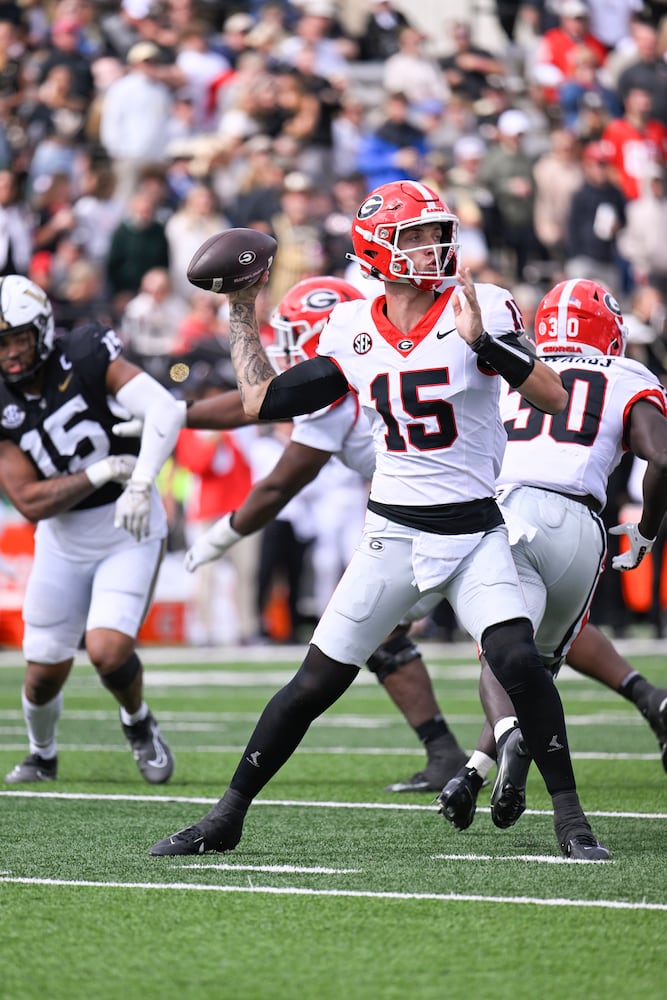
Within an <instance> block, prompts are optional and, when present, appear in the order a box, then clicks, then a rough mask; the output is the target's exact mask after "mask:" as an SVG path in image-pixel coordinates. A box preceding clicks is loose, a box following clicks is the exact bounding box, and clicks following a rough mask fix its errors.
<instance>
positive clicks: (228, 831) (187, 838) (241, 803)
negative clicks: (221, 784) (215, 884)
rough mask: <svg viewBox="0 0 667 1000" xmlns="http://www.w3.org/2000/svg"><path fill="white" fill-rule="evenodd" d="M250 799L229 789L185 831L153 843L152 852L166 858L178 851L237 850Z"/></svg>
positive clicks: (195, 852) (221, 852) (179, 852)
mask: <svg viewBox="0 0 667 1000" xmlns="http://www.w3.org/2000/svg"><path fill="white" fill-rule="evenodd" d="M249 804H250V803H249V802H248V801H247V799H245V798H244V797H243V796H241V795H239V793H238V792H234V791H232V790H231V789H228V790H227V791H226V792H225V794H224V795H223V797H222V798H221V799H220V801H219V802H218V803H217V804H216V805H214V806H213V808H212V809H211V810H210V811H209V812H207V813H206V815H205V816H204V817H203V818H202V819H200V820H199V822H198V823H195V824H194V826H187V827H185V829H183V830H178V831H177V832H176V833H172V835H171V836H170V837H165V838H164V840H158V842H157V844H153V846H152V847H151V849H150V851H149V852H148V853H149V854H152V855H153V856H154V857H165V856H171V855H177V854H206V853H207V852H208V851H217V852H218V853H220V854H224V852H225V851H233V850H234V848H235V847H236V845H237V844H238V842H239V841H240V839H241V834H242V833H243V821H244V819H245V816H246V812H247V811H248V806H249Z"/></svg>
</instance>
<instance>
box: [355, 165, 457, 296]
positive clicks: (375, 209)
mask: <svg viewBox="0 0 667 1000" xmlns="http://www.w3.org/2000/svg"><path fill="white" fill-rule="evenodd" d="M431 222H439V223H440V227H441V236H440V242H439V243H429V244H427V245H428V246H429V247H434V248H435V249H436V254H435V258H436V259H435V264H436V268H435V271H433V270H428V271H417V270H415V264H414V261H413V260H412V258H411V257H410V255H409V254H408V253H406V252H404V251H402V250H399V248H398V239H399V236H400V234H401V232H402V231H403V230H404V229H407V228H409V227H410V226H421V225H424V223H431ZM458 230H459V220H458V219H457V217H456V216H455V215H454V214H453V213H452V212H450V210H449V209H448V208H447V206H446V205H445V203H444V202H443V201H442V200H441V199H440V197H439V196H438V195H437V194H436V193H435V191H432V190H431V188H428V187H426V185H425V184H420V183H419V182H418V181H393V182H392V183H391V184H382V185H381V186H380V187H378V188H375V190H374V191H371V193H370V194H369V195H368V196H367V197H366V198H365V200H364V201H363V203H362V204H361V206H360V207H359V209H358V211H357V214H356V216H355V220H354V223H353V224H352V246H353V247H354V254H348V255H347V256H348V258H349V259H350V260H356V261H357V263H358V264H359V265H360V266H361V269H362V270H363V271H364V272H365V273H366V274H367V275H370V276H371V277H373V278H380V279H384V280H385V281H402V282H408V283H409V284H411V285H414V286H415V288H420V289H422V290H425V289H430V288H439V287H442V286H443V285H444V284H445V283H446V279H450V280H449V284H454V281H455V280H456V279H455V277H454V276H455V275H456V268H457V260H458V252H459V243H458V242H457V239H458ZM414 249H417V248H412V249H411V251H410V252H411V253H412V252H413V251H414ZM418 249H423V248H422V247H420V248H418Z"/></svg>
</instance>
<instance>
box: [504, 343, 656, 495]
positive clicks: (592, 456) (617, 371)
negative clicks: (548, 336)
mask: <svg viewBox="0 0 667 1000" xmlns="http://www.w3.org/2000/svg"><path fill="white" fill-rule="evenodd" d="M543 360H544V361H545V362H546V364H548V365H549V366H550V367H552V368H554V369H555V370H556V371H557V372H558V374H559V375H560V377H561V379H562V380H563V384H564V386H565V388H566V389H567V391H568V393H569V396H570V399H569V402H568V405H567V407H566V409H565V410H564V411H563V412H562V413H558V414H556V415H555V416H550V415H548V414H545V413H542V412H541V411H540V410H537V409H535V407H533V406H531V405H530V403H528V402H526V400H525V399H523V398H522V397H521V396H520V395H519V393H518V392H514V391H513V390H512V389H510V387H509V386H508V385H507V384H506V383H504V384H503V387H502V393H501V414H502V418H503V421H504V424H505V429H506V431H507V436H508V441H507V446H506V448H505V456H504V458H503V463H502V468H501V472H500V476H499V478H498V485H499V486H515V485H518V484H523V485H528V486H538V487H542V488H544V489H551V490H556V491H558V492H561V493H573V494H576V495H577V496H586V495H591V496H594V497H595V499H596V500H597V501H598V502H599V504H600V507H601V508H602V507H603V506H604V504H605V502H606V499H607V480H608V479H609V476H610V475H611V473H612V472H613V470H614V469H615V468H616V466H617V465H618V463H619V462H620V460H621V458H622V456H623V452H624V451H625V450H627V447H628V444H627V427H628V420H629V414H630V410H631V408H632V406H633V404H634V403H636V402H637V401H638V400H640V399H645V400H647V401H648V402H650V403H652V404H653V405H654V406H656V407H657V408H658V409H659V410H660V412H661V413H663V414H665V415H666V416H667V399H666V397H665V391H664V389H663V387H662V385H661V384H660V382H659V381H658V379H657V378H656V377H655V376H654V375H653V374H652V373H651V372H650V371H649V370H648V368H646V367H645V366H644V365H642V364H640V362H638V361H632V360H630V359H629V358H618V357H606V356H605V357H598V356H594V357H580V356H574V355H558V356H552V357H548V358H544V359H543Z"/></svg>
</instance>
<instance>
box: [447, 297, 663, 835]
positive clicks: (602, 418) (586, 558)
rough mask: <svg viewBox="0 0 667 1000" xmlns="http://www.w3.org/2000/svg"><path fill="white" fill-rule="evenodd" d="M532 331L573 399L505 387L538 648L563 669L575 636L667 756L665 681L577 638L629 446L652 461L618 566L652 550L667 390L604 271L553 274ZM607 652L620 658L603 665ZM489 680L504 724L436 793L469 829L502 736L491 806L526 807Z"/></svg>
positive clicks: (516, 552)
mask: <svg viewBox="0 0 667 1000" xmlns="http://www.w3.org/2000/svg"><path fill="white" fill-rule="evenodd" d="M535 330H536V344H537V353H538V354H539V355H540V356H541V357H543V358H544V359H545V361H546V363H547V364H548V366H549V367H550V368H552V369H553V371H555V372H557V373H558V375H559V376H560V378H561V380H562V382H563V384H564V385H565V386H566V388H567V389H568V392H569V402H568V405H567V407H566V409H565V410H564V411H562V412H561V413H559V414H557V415H556V416H548V415H546V414H544V413H542V412H540V411H538V410H537V409H535V408H534V407H533V406H531V405H530V404H528V403H527V402H526V401H525V400H524V399H522V398H521V396H520V395H519V394H518V393H516V392H512V391H507V392H504V393H503V398H502V402H501V410H502V415H503V420H504V422H505V427H506V429H507V433H508V443H507V447H506V450H505V455H504V459H503V464H502V469H501V472H500V476H499V479H498V482H499V487H500V493H499V500H500V504H501V509H502V511H503V514H504V516H505V520H506V522H507V524H508V527H509V531H510V538H511V540H512V543H513V544H512V553H513V556H514V561H515V563H516V565H517V569H518V572H519V578H520V580H521V585H522V589H523V592H524V594H525V596H526V600H527V603H528V607H529V609H530V615H531V619H532V621H533V623H534V625H535V628H536V636H535V641H536V644H537V648H538V650H539V652H540V655H541V657H542V659H543V661H544V662H545V664H546V665H547V666H548V667H549V668H550V669H551V670H552V672H553V673H554V675H555V674H556V673H557V672H558V669H559V667H560V665H561V663H562V662H563V659H564V657H565V656H566V654H568V650H569V649H570V646H571V645H572V644H573V643H574V646H573V649H572V654H571V656H568V662H570V661H571V662H572V664H573V666H574V667H575V669H579V670H581V668H582V666H583V667H584V668H585V669H584V670H583V672H584V673H587V674H588V675H589V676H593V677H596V678H597V679H598V680H601V681H602V682H603V683H606V684H608V685H609V686H610V687H613V688H614V689H616V690H619V692H620V693H621V694H623V695H624V696H625V697H626V698H628V699H630V700H632V701H633V702H634V703H635V704H636V705H637V707H638V708H639V710H640V711H641V713H642V714H643V715H644V716H645V718H646V719H647V720H648V722H649V724H650V725H651V727H652V729H653V731H654V732H655V734H656V736H657V737H658V741H659V743H660V746H661V752H662V755H663V763H665V764H667V691H665V690H662V689H659V688H655V687H654V686H653V685H652V684H650V683H649V682H648V681H647V680H646V679H645V678H643V677H642V676H641V675H640V674H638V673H637V672H636V671H633V670H632V669H631V668H630V667H629V665H628V664H626V663H625V661H623V660H622V659H621V658H620V657H618V654H616V653H615V651H614V649H613V647H612V646H611V644H610V643H609V642H608V640H606V639H605V638H604V637H603V636H602V635H601V634H600V633H596V632H595V631H594V630H593V631H591V629H590V627H589V628H587V629H586V630H585V631H584V633H582V635H581V643H582V644H581V647H580V649H579V651H578V650H577V645H578V644H577V643H576V642H575V639H576V638H577V636H579V634H580V632H581V629H582V626H583V624H584V623H585V621H586V619H587V617H588V613H589V609H590V605H591V601H592V599H593V595H594V592H595V588H596V586H597V583H598V580H599V577H600V574H601V572H602V570H603V568H604V562H605V558H606V554H607V544H606V536H605V530H604V526H603V524H602V521H601V519H600V517H599V516H598V515H599V512H600V511H601V510H602V508H603V507H604V505H605V502H606V499H607V480H608V478H609V476H610V474H611V472H612V471H613V470H614V469H615V468H616V466H617V465H618V463H619V462H620V460H621V457H622V454H623V452H625V451H627V450H630V451H632V452H633V453H634V454H635V455H637V456H638V457H640V458H643V459H645V460H646V461H647V462H648V467H647V471H646V475H645V477H644V485H643V491H644V492H643V509H642V515H641V518H640V520H639V522H638V524H624V525H619V526H617V527H615V528H612V529H611V531H612V532H613V533H614V534H624V535H626V536H627V538H628V541H629V549H628V551H627V552H625V553H623V554H622V555H619V556H616V557H615V558H614V560H613V561H612V566H613V567H614V568H615V569H618V570H627V569H633V568H634V567H635V566H637V565H638V564H639V562H640V561H641V559H642V558H643V557H644V555H645V554H646V553H647V552H650V550H651V547H652V545H653V541H654V539H655V537H656V535H657V533H658V529H659V527H660V524H661V522H662V519H663V517H664V514H665V511H666V510H667V419H666V416H667V400H666V398H665V391H664V389H663V387H662V385H661V384H660V383H659V381H658V379H657V378H656V377H655V376H654V375H653V374H652V373H651V372H650V371H649V370H648V369H647V368H645V367H644V365H642V364H640V363H639V362H637V361H632V360H630V359H628V358H625V357H623V351H624V345H625V327H624V325H623V320H622V316H621V312H620V308H619V306H618V303H617V302H616V300H615V299H614V298H613V296H612V295H611V294H610V293H609V292H608V291H607V290H606V289H605V288H603V287H602V286H601V285H599V284H597V283H596V282H593V281H588V280H571V281H565V282H562V283H560V284H558V285H556V286H555V288H553V289H552V290H551V291H550V292H549V293H548V294H547V295H546V296H545V297H544V298H543V300H542V301H541V303H540V305H539V307H538V309H537V313H536V317H535ZM591 654H592V659H591ZM605 657H606V658H607V659H608V661H609V662H608V663H607V664H604V665H603V664H599V666H596V660H597V661H598V663H599V661H600V658H605ZM481 693H482V701H483V703H484V707H485V710H486V713H487V718H488V720H489V723H490V724H491V725H492V726H493V734H491V732H490V729H489V728H487V729H486V731H485V733H483V735H482V737H481V738H480V741H479V742H478V745H477V750H476V751H475V753H473V755H472V757H471V758H470V760H469V761H468V763H467V765H466V767H465V768H463V769H462V771H461V772H460V774H459V775H457V776H455V777H454V778H453V779H452V780H451V781H450V782H448V784H447V785H446V786H445V788H444V789H443V791H442V793H441V795H440V797H439V799H440V802H441V805H442V811H443V814H444V815H445V816H446V818H447V819H449V820H450V822H452V823H453V824H454V825H455V826H456V827H457V828H458V829H465V828H466V827H467V826H469V825H470V823H471V822H472V819H473V816H474V812H475V800H476V797H477V793H478V791H479V789H480V788H481V785H482V782H483V779H484V778H485V777H486V774H487V773H488V771H489V769H490V767H491V766H492V764H493V757H494V756H495V752H494V749H493V740H494V737H495V744H496V746H497V757H498V773H497V776H496V781H495V784H494V787H493V790H492V793H491V816H492V819H493V821H494V823H495V824H496V826H499V827H501V828H506V827H509V826H512V825H513V824H514V823H515V822H516V821H517V819H518V818H519V816H520V815H521V814H522V812H523V811H524V808H525V785H526V776H527V772H528V767H529V764H530V755H529V753H528V752H527V751H526V748H525V746H524V744H523V741H522V735H521V729H520V723H519V724H517V718H516V713H515V712H514V709H513V707H512V702H511V701H510V700H509V698H508V697H507V695H506V693H505V692H504V691H503V690H502V688H500V687H499V685H498V684H497V682H496V681H495V678H494V677H493V676H492V674H491V672H490V671H488V668H484V669H483V672H482V682H481ZM510 694H511V692H510Z"/></svg>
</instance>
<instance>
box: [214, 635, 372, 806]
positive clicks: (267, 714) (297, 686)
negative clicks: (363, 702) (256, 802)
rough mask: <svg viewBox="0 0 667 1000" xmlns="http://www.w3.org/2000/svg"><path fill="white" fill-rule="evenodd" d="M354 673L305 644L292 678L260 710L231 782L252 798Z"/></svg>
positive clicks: (352, 670)
mask: <svg viewBox="0 0 667 1000" xmlns="http://www.w3.org/2000/svg"><path fill="white" fill-rule="evenodd" d="M358 673H359V668H358V667H353V666H350V665H349V664H344V663H338V662H337V661H336V660H332V659H330V658H329V657H328V656H325V655H324V653H322V652H320V650H319V649H318V648H317V647H316V646H310V647H309V649H308V652H307V654H306V658H305V660H304V661H303V663H302V664H301V666H300V668H299V670H298V671H297V672H296V674H295V675H294V677H293V678H292V680H291V681H290V682H289V684H287V685H285V687H284V688H282V689H281V690H280V691H278V692H277V694H275V695H274V696H273V698H272V699H271V701H270V702H269V703H268V705H267V706H266V708H265V709H264V711H263V712H262V715H261V717H260V719H259V722H258V723H257V725H256V727H255V731H254V733H253V734H252V736H251V737H250V740H249V742H248V745H247V747H246V749H245V750H244V752H243V756H242V757H241V760H240V761H239V764H238V767H237V768H236V771H235V773H234V777H233V778H232V780H231V782H230V787H231V788H233V789H234V791H236V792H239V793H240V794H241V795H243V796H245V797H246V798H247V799H253V798H254V797H255V795H257V793H258V792H259V791H261V789H262V788H263V787H264V785H265V784H266V783H267V781H270V779H271V778H272V777H273V775H274V774H275V773H276V772H277V771H278V770H279V769H280V768H281V767H282V766H283V764H284V763H285V762H286V761H287V760H289V758H290V757H291V756H292V754H293V753H294V751H295V750H296V748H297V747H298V745H299V743H300V742H301V740H302V739H303V737H304V736H305V734H306V732H307V730H308V727H309V726H310V724H311V722H313V720H314V719H316V718H317V716H318V715H321V714H322V712H324V711H326V709H327V708H329V707H330V706H331V705H333V703H334V702H335V701H337V700H338V699H339V698H340V696H341V695H342V694H343V693H344V692H345V691H346V690H347V689H348V687H349V686H350V684H351V683H352V681H353V680H354V679H355V677H356V676H357V674H358Z"/></svg>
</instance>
